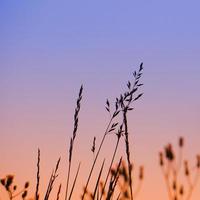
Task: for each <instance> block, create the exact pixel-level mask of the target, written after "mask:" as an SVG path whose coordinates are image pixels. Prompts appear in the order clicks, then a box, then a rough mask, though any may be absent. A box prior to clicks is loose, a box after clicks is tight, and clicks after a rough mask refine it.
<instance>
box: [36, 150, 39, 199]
mask: <svg viewBox="0 0 200 200" xmlns="http://www.w3.org/2000/svg"><path fill="white" fill-rule="evenodd" d="M39 185H40V149H38V161H37V184H36V191H35V200H39V194H38V192H39Z"/></svg>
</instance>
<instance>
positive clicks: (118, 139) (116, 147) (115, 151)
mask: <svg viewBox="0 0 200 200" xmlns="http://www.w3.org/2000/svg"><path fill="white" fill-rule="evenodd" d="M119 141H120V137H117V143H116V146H115V150H114V153H113V156H112V160H111V163H110V167H109V170H108V173H107V176H106V180H105V183H104V185H103V189H102V191H104V190H105V187H106V184H107V181H108V177H109V175H110V171H111V168H112V165H113V162H114V159H115V156H116V153H117V149H118V146H119ZM102 197H103V193H101V196H100V200H101V199H102Z"/></svg>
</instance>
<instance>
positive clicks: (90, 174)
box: [81, 117, 113, 200]
mask: <svg viewBox="0 0 200 200" xmlns="http://www.w3.org/2000/svg"><path fill="white" fill-rule="evenodd" d="M112 120H113V117H111V119H110V121H109V123H108V126H107V128H106V131H105V133H104V135H103V138H102V140H101V143H100V146H99V149H98V151H97V153H96V156H95V159H94V161H93V164H92V167H91V170H90V173H89V176H88V179H87V182H86V185H85V188H84V192H83V195H82V197H81V199H82V200H83V199H84V197H85V194H86V191H87V187H88V184H89V182H90V178H91V176H92V172H93V170H94V166H95V164H96V161H97V158H98V156H99V153H100V151H101V148H102V145H103V143H104V140H105V138H106V135H107V133H108V129H109V127H110V124H111V123H112Z"/></svg>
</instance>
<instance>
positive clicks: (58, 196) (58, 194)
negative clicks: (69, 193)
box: [56, 184, 62, 200]
mask: <svg viewBox="0 0 200 200" xmlns="http://www.w3.org/2000/svg"><path fill="white" fill-rule="evenodd" d="M61 186H62V185H61V184H60V185H59V188H58V192H57V197H56V200H59V198H60V192H61Z"/></svg>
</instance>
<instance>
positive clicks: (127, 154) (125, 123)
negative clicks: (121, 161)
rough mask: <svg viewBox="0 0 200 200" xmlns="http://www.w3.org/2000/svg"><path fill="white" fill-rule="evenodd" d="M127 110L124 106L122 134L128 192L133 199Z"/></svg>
mask: <svg viewBox="0 0 200 200" xmlns="http://www.w3.org/2000/svg"><path fill="white" fill-rule="evenodd" d="M127 111H128V107H125V108H124V110H123V120H124V135H125V144H126V158H127V162H128V174H129V188H130V193H131V200H133V189H132V176H131V175H132V167H131V161H130V149H129V138H128V122H127Z"/></svg>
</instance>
